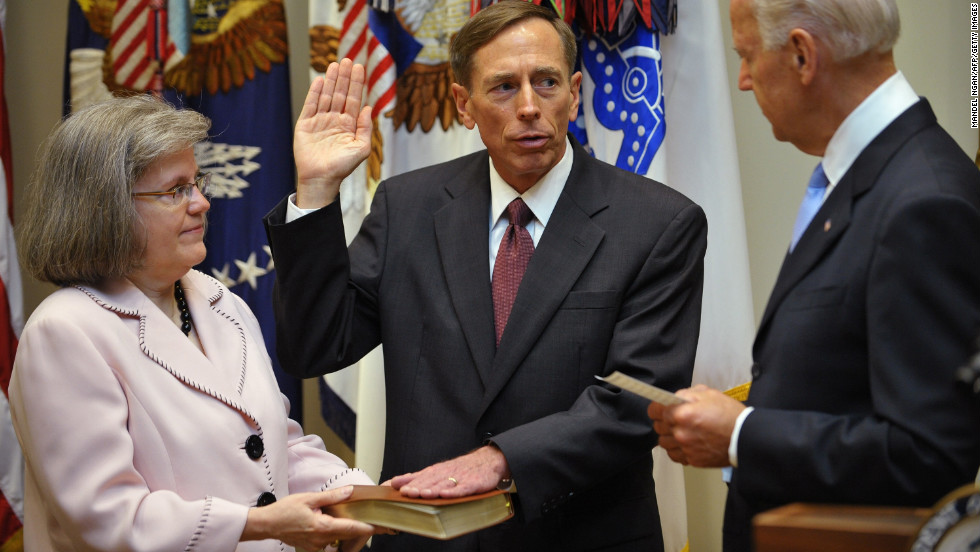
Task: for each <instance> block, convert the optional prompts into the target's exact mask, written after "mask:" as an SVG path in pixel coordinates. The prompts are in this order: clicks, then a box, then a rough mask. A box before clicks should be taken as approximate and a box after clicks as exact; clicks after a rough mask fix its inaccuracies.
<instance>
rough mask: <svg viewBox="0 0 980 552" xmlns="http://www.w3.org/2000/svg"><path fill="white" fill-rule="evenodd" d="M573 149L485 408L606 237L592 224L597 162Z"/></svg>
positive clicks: (598, 203) (597, 201)
mask: <svg viewBox="0 0 980 552" xmlns="http://www.w3.org/2000/svg"><path fill="white" fill-rule="evenodd" d="M573 147H575V161H574V164H573V166H572V171H571V173H570V175H569V177H568V181H567V182H566V183H565V188H564V190H563V191H562V193H561V195H560V196H559V198H558V202H557V203H556V204H555V210H554V211H553V212H552V215H551V218H550V220H549V221H548V226H547V228H546V229H545V231H544V234H542V236H541V239H540V241H539V243H538V247H537V248H536V249H535V251H534V254H533V255H532V256H531V261H530V263H529V264H528V267H527V272H525V273H524V278H523V279H522V280H521V286H520V288H519V289H518V292H517V298H516V299H515V300H514V307H513V310H511V313H510V318H509V320H508V322H507V327H506V328H505V329H504V334H503V335H502V336H501V340H500V346H499V347H498V348H497V353H496V356H494V359H493V366H492V368H491V373H490V378H489V382H490V383H489V386H488V389H487V392H486V394H485V395H484V401H483V410H485V409H486V407H487V406H488V405H489V404H490V402H491V401H492V400H493V398H494V397H495V396H496V394H497V393H499V392H500V390H501V389H502V388H503V386H504V385H505V384H506V382H507V380H508V379H510V376H511V375H512V374H513V373H514V371H515V370H516V369H517V368H518V366H520V364H521V362H522V361H523V360H524V358H525V357H526V356H527V354H528V352H529V351H530V350H531V348H532V347H534V345H535V343H537V341H538V338H539V337H540V336H541V333H542V332H543V331H544V330H545V328H546V327H547V326H548V323H549V322H550V321H551V319H552V318H553V317H554V315H555V312H556V311H557V310H558V307H560V306H561V304H562V302H563V301H564V300H565V298H566V297H567V296H568V292H569V291H570V290H571V289H572V286H573V285H574V284H575V282H576V281H578V279H579V276H580V275H581V274H582V271H583V270H585V267H586V266H587V265H588V264H589V261H590V260H591V259H592V256H593V255H594V254H595V251H596V249H597V248H598V247H599V243H601V242H602V239H603V237H604V236H605V232H604V231H603V230H602V228H600V227H599V226H597V225H596V224H595V223H594V222H593V221H592V216H593V215H595V214H596V213H597V212H599V211H601V210H602V209H604V208H606V207H607V206H608V202H607V200H606V198H605V196H604V194H603V192H602V189H601V187H600V186H596V185H595V183H596V182H599V181H600V180H599V179H598V177H597V176H595V175H593V174H592V166H593V163H594V162H595V161H594V160H593V159H592V157H591V156H589V154H588V153H586V152H585V150H583V149H581V147H578V146H577V144H575V146H573Z"/></svg>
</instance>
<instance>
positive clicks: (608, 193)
mask: <svg viewBox="0 0 980 552" xmlns="http://www.w3.org/2000/svg"><path fill="white" fill-rule="evenodd" d="M451 56H452V64H453V71H454V73H455V75H456V79H457V82H458V84H454V85H453V87H452V93H453V97H454V99H455V102H456V106H457V108H458V111H459V113H460V115H461V117H462V120H463V122H464V124H465V125H466V126H467V127H468V128H470V129H473V128H474V127H477V128H478V129H479V132H480V136H481V138H482V140H483V142H484V144H485V145H486V147H487V150H486V151H482V152H479V153H475V154H472V155H469V156H465V157H462V158H459V159H456V160H454V161H450V162H448V163H443V164H440V165H436V166H433V167H429V168H426V169H423V170H420V171H415V172H411V173H408V174H405V175H401V176H398V177H395V178H391V179H390V180H388V181H386V182H384V183H382V184H381V185H380V186H379V187H378V190H377V192H376V194H375V198H374V202H373V204H372V207H371V213H370V214H369V215H368V217H367V218H366V219H365V221H364V223H363V225H362V227H361V229H360V232H359V233H358V235H357V237H356V238H355V239H354V241H353V242H352V244H351V245H350V247H349V249H348V248H346V247H345V242H344V232H343V225H342V220H341V212H340V208H339V206H338V202H337V201H335V200H336V197H337V190H338V188H339V183H340V180H341V179H342V178H343V177H344V176H345V175H346V174H348V173H349V172H350V170H351V169H352V168H353V167H354V166H355V165H356V164H357V163H358V162H360V161H361V160H362V159H364V157H366V155H367V152H368V149H367V148H368V145H369V136H370V122H369V119H368V117H369V108H364V110H361V111H360V114H358V110H359V109H360V93H361V86H362V83H363V68H362V67H359V66H356V65H355V66H353V67H352V66H351V64H350V62H349V61H346V60H344V61H343V62H341V63H340V64H339V65H332V66H331V67H330V68H329V69H328V71H327V75H326V79H325V81H320V80H317V81H316V82H314V84H313V85H312V87H311V91H310V95H309V97H308V98H307V103H306V105H305V107H304V108H303V112H302V114H301V116H300V120H299V122H298V123H297V130H296V146H295V152H296V163H297V167H298V174H299V182H298V185H297V191H296V194H295V196H294V197H295V199H287V200H286V201H284V202H283V204H281V205H279V206H278V207H277V208H276V209H275V210H274V211H273V212H272V213H270V215H269V216H268V217H267V219H266V223H267V228H268V231H269V237H270V243H271V244H272V250H273V254H274V258H275V263H276V269H277V270H276V272H277V281H278V295H277V303H276V304H277V309H278V312H277V320H278V332H277V335H278V339H279V347H278V349H279V355H280V358H281V360H282V363H283V365H284V366H285V367H286V369H287V370H289V371H290V372H292V373H294V374H296V375H298V376H304V377H311V376H318V375H321V374H324V373H327V372H332V371H336V370H339V369H341V368H344V367H345V366H348V365H350V364H352V363H354V362H356V361H357V360H358V359H359V358H361V357H362V356H363V355H364V354H366V353H367V352H368V351H370V350H371V349H372V348H374V347H375V346H376V345H378V344H379V343H380V344H383V345H384V358H385V380H386V392H387V426H386V444H385V457H384V462H383V468H382V476H381V478H382V480H386V479H388V478H393V479H392V484H393V485H394V486H395V487H396V488H399V489H401V491H402V492H403V493H404V494H406V495H409V496H423V497H431V496H442V497H455V496H462V495H468V494H472V493H478V492H481V491H487V490H490V489H493V488H495V487H497V486H498V485H499V484H500V483H501V481H502V480H508V479H511V480H513V482H514V484H516V490H517V492H516V495H514V496H515V505H516V508H517V516H516V517H515V519H514V520H511V521H509V522H506V523H504V524H503V525H500V526H497V527H492V528H490V529H487V530H484V531H480V532H478V533H475V534H471V535H465V536H462V537H460V538H457V539H455V540H453V541H448V542H437V541H431V540H423V539H419V538H416V537H412V536H409V535H399V536H397V537H380V538H377V537H376V540H375V542H374V543H373V549H377V550H500V551H514V550H559V549H561V550H600V549H601V550H609V551H633V550H636V551H641V550H642V551H649V550H661V549H662V548H663V542H662V535H661V530H660V524H659V514H658V511H657V503H656V496H655V491H654V484H653V480H652V476H651V469H652V465H651V455H650V450H651V448H652V447H653V446H654V445H655V444H656V435H655V433H654V432H653V430H652V428H651V427H650V423H649V419H648V418H647V416H646V403H645V401H643V400H641V399H638V398H637V397H635V396H631V395H630V394H628V393H624V392H622V391H618V390H616V389H613V388H610V387H608V386H605V385H603V384H600V383H599V382H598V381H597V380H596V379H595V376H597V375H605V374H609V373H610V372H612V371H613V370H620V371H622V372H625V373H627V374H630V375H632V376H634V377H637V378H640V379H642V380H645V381H648V382H651V383H655V384H657V385H660V386H663V387H666V388H669V389H678V388H681V387H684V386H686V385H690V380H691V373H692V369H693V362H694V353H695V348H696V344H697V336H698V330H699V323H700V305H701V289H702V282H703V274H702V273H703V256H704V252H705V247H706V232H707V227H706V221H705V218H704V213H703V212H702V210H701V209H700V208H699V207H698V206H697V205H695V204H693V203H692V202H691V201H689V200H688V199H687V198H685V197H683V196H682V195H680V194H678V193H676V192H674V191H672V190H670V189H668V188H666V187H664V186H663V185H661V184H659V183H657V182H653V181H651V180H648V179H646V178H643V177H640V176H637V175H634V174H631V173H628V172H625V171H622V170H619V169H617V168H615V167H612V166H610V165H607V164H604V163H601V162H599V161H597V160H595V159H594V158H592V157H591V156H590V155H589V154H588V153H587V152H586V151H585V150H583V149H582V147H581V146H579V145H578V144H577V143H575V142H574V140H572V139H571V138H569V137H568V136H567V128H568V123H569V121H571V120H574V119H575V116H576V113H577V110H578V102H579V84H580V82H581V78H582V75H581V73H578V72H574V71H573V67H574V62H575V57H576V52H575V39H574V35H573V34H572V33H571V31H570V29H569V28H568V26H567V25H565V24H564V23H563V22H562V21H561V20H560V19H559V18H557V16H556V15H555V14H554V12H552V11H551V10H550V9H549V8H545V7H541V6H536V5H534V4H533V3H528V2H523V1H504V2H500V3H498V4H495V5H492V6H490V7H487V8H485V9H484V10H482V11H481V12H480V13H479V14H478V15H476V16H475V17H474V18H472V19H471V20H470V21H469V22H468V23H467V24H466V25H465V26H464V27H463V28H462V29H461V30H460V32H459V33H458V35H457V36H456V37H455V38H454V40H453V43H452V47H451ZM519 200H520V201H519ZM521 201H522V202H523V203H524V205H526V208H527V209H529V210H530V217H531V219H530V221H519V222H515V221H511V220H510V217H513V218H514V219H518V218H520V215H519V213H520V212H521V211H522V210H523V209H524V207H522V206H520V204H521ZM511 205H513V206H514V207H511ZM320 207H322V208H320ZM310 208H314V209H315V208H320V209H318V210H315V211H313V212H309V213H308V214H305V215H304V216H302V217H301V218H298V219H297V220H293V219H295V218H296V216H297V215H300V214H302V213H304V212H307V211H308V210H309V209H310ZM512 210H513V214H508V213H510V212H511V211H512ZM290 213H293V214H290ZM532 241H533V244H532V243H531V242H532ZM512 246H513V247H514V249H515V251H516V252H514V253H505V251H509V250H510V248H511V247H512ZM522 248H526V249H522ZM532 249H533V252H532ZM521 251H523V253H520V252H521ZM526 253H530V260H529V261H528V262H527V265H526V272H525V273H524V275H523V278H522V279H521V277H520V275H519V274H520V269H517V268H514V267H513V266H511V265H509V264H508V263H510V262H511V260H517V259H519V258H524V259H525V260H526V256H524V255H525V254H526ZM508 259H511V260H508ZM506 266H510V268H501V267H506ZM515 274H516V275H517V277H516V278H514V276H515ZM515 280H516V281H519V287H518V288H517V291H516V298H513V297H512V300H513V303H512V305H511V304H507V302H506V301H501V299H502V298H503V297H505V296H506V295H507V291H506V290H507V287H506V285H505V284H506V282H507V281H511V282H513V283H515V284H516V281H515ZM498 286H500V287H499V289H498ZM510 289H511V293H512V292H513V288H510ZM508 311H509V316H508ZM498 342H499V343H498ZM399 474H401V475H399Z"/></svg>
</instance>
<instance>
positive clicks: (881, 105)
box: [822, 71, 919, 186]
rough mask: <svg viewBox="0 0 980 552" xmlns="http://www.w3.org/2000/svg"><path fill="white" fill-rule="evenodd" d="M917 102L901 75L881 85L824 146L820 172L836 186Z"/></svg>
mask: <svg viewBox="0 0 980 552" xmlns="http://www.w3.org/2000/svg"><path fill="white" fill-rule="evenodd" d="M918 101H919V97H918V96H917V95H916V94H915V91H914V90H913V89H912V86H911V85H910V84H909V82H908V81H907V80H905V76H904V75H902V72H901V71H897V72H896V73H895V74H894V75H892V76H891V77H889V78H888V79H887V80H886V81H885V82H883V83H881V85H880V86H878V88H876V89H875V91H874V92H872V93H871V94H870V95H869V96H868V97H867V98H865V99H864V101H863V102H861V103H860V104H859V105H858V106H857V108H855V109H854V111H852V112H851V113H850V114H849V115H848V116H847V118H845V119H844V122H843V123H841V125H840V127H838V128H837V131H836V132H834V135H833V136H832V137H831V138H830V142H829V143H828V144H827V151H826V152H824V157H823V161H822V163H823V171H824V174H826V175H827V180H828V181H829V182H830V184H831V186H836V185H837V183H838V182H839V181H840V179H841V178H843V176H844V174H845V173H846V172H847V171H848V169H850V168H851V165H852V164H853V163H854V160H855V159H857V157H858V155H860V154H861V152H862V151H864V148H866V147H867V146H868V144H870V143H871V141H872V140H874V139H875V137H877V136H878V135H879V134H881V131H883V130H885V128H886V127H887V126H888V125H890V124H891V123H892V121H894V120H895V119H897V118H898V117H899V116H900V115H901V114H902V113H904V112H905V111H906V110H907V109H908V108H910V107H912V105H914V104H915V103H916V102H918Z"/></svg>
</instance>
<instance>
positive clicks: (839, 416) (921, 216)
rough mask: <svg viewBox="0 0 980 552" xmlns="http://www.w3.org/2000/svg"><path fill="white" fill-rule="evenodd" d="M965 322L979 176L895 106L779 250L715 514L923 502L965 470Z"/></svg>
mask: <svg viewBox="0 0 980 552" xmlns="http://www.w3.org/2000/svg"><path fill="white" fill-rule="evenodd" d="M978 332H980V172H978V171H977V168H976V167H975V166H974V165H973V163H972V162H971V161H970V160H969V159H968V158H967V157H966V155H964V154H963V151H962V150H961V149H960V148H959V146H957V144H956V143H955V142H954V141H953V140H952V138H950V136H949V135H948V134H947V133H946V132H945V131H944V130H943V129H942V128H940V127H939V125H938V124H937V123H936V117H935V115H933V113H932V109H931V108H930V107H929V104H928V102H926V101H925V100H921V101H919V102H918V103H917V104H915V105H914V106H912V107H911V108H909V109H908V110H907V111H906V112H905V113H903V114H902V115H901V116H900V117H899V118H898V119H896V120H895V121H894V122H893V123H892V124H891V125H890V126H888V127H887V128H886V129H885V130H884V131H882V133H881V134H880V135H878V136H877V137H876V138H875V139H874V140H873V141H872V142H871V143H870V144H869V145H868V147H867V148H866V149H865V150H864V151H863V152H862V153H861V154H860V156H859V157H858V158H857V159H856V160H855V162H854V164H853V165H852V166H851V168H850V169H849V170H848V171H847V173H846V174H845V175H844V176H843V178H842V179H841V181H840V183H839V184H838V185H837V187H836V188H835V189H834V190H833V192H832V193H831V194H830V196H828V198H827V200H826V202H825V203H824V205H823V207H822V208H821V209H820V211H819V212H818V213H817V214H816V216H815V217H814V221H813V223H811V225H810V227H809V228H808V229H807V230H806V232H805V233H804V234H803V237H802V238H801V240H800V242H799V243H798V244H797V246H796V249H795V250H794V251H793V252H792V253H791V254H789V255H787V257H786V259H785V261H784V262H783V266H782V269H781V270H780V273H779V277H778V278H777V280H776V285H775V288H774V289H773V292H772V296H771V297H770V299H769V304H768V306H767V307H766V311H765V313H764V315H763V317H762V321H761V323H760V327H759V332H758V334H757V336H756V340H755V344H754V348H753V356H754V358H755V363H754V365H753V368H752V376H753V381H752V388H751V390H750V393H749V399H748V404H749V405H752V406H754V407H755V408H756V410H755V412H753V413H752V414H750V415H749V417H748V418H746V422H745V424H744V426H743V428H742V432H741V434H740V436H739V440H738V462H739V467H738V468H737V469H736V470H735V473H734V478H733V481H732V483H731V486H730V489H729V497H728V503H727V507H726V512H725V541H726V544H725V550H726V551H733V550H749V534H748V531H749V527H750V521H751V516H752V515H754V514H755V513H758V512H759V511H760V510H763V509H767V508H771V507H773V506H776V505H780V504H785V503H788V502H793V501H805V502H823V503H851V504H882V505H884V504H889V505H915V506H931V505H932V504H933V503H934V502H935V501H936V500H938V499H939V498H941V497H942V496H943V495H944V494H945V493H947V492H948V491H950V490H952V489H954V488H956V487H958V486H960V485H963V484H965V483H969V482H971V481H972V480H973V479H974V477H975V476H976V473H977V467H978V465H980V402H978V400H977V398H976V397H975V396H971V394H970V393H969V391H967V390H966V389H965V388H962V387H960V386H958V385H956V384H954V380H955V377H954V373H955V371H956V368H957V367H959V366H962V365H963V364H965V362H966V361H967V359H968V358H969V356H970V354H971V348H972V346H973V344H974V343H975V339H976V338H977V335H978Z"/></svg>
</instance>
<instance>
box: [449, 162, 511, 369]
mask: <svg viewBox="0 0 980 552" xmlns="http://www.w3.org/2000/svg"><path fill="white" fill-rule="evenodd" d="M488 164H489V158H488V157H487V155H485V154H484V155H478V156H474V162H473V163H472V164H471V165H470V166H469V167H468V168H467V170H465V171H463V173H462V175H461V177H460V178H459V179H457V181H456V182H452V183H450V184H449V185H447V186H446V191H447V192H448V193H449V195H450V197H451V200H450V202H449V203H448V204H447V205H446V206H444V207H443V208H441V209H440V210H439V211H437V212H436V213H435V217H434V224H435V231H436V242H437V244H438V247H439V257H440V259H441V260H442V269H443V274H445V277H446V283H447V286H448V287H449V295H450V300H451V301H452V304H453V309H454V310H455V313H456V316H457V318H458V319H459V323H460V326H461V327H462V329H463V335H464V336H465V338H466V342H467V345H468V346H469V349H470V352H471V354H472V356H473V361H474V362H475V363H476V367H477V370H478V371H479V374H480V378H481V380H482V381H483V384H484V385H486V384H487V377H488V374H490V370H491V367H490V363H491V362H492V360H493V356H494V349H495V347H496V344H495V343H494V341H495V334H494V327H493V298H492V297H491V291H490V260H489V254H488V251H487V247H488V240H489V239H490V234H489V216H490V215H489V213H490V173H489V169H488V167H489V165H488Z"/></svg>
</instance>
